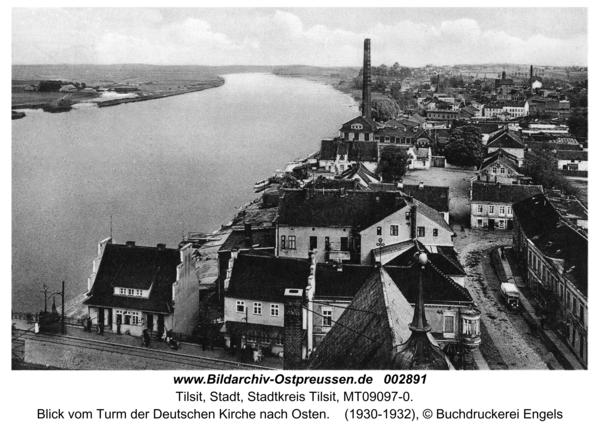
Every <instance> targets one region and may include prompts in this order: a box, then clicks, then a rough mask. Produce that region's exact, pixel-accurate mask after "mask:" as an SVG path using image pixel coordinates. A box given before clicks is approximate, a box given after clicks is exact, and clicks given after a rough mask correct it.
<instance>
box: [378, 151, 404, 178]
mask: <svg viewBox="0 0 600 430" xmlns="http://www.w3.org/2000/svg"><path fill="white" fill-rule="evenodd" d="M407 166H408V154H407V153H406V151H405V150H404V149H402V148H400V147H398V146H384V147H383V149H382V150H381V156H380V157H379V163H378V165H377V171H376V173H377V174H379V175H381V178H382V179H383V182H396V181H399V180H400V179H402V177H403V176H404V175H405V174H406V169H407Z"/></svg>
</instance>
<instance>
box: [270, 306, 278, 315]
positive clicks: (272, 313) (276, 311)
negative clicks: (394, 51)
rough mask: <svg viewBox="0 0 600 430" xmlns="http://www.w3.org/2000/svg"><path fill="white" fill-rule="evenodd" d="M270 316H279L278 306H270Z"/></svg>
mask: <svg viewBox="0 0 600 430" xmlns="http://www.w3.org/2000/svg"><path fill="white" fill-rule="evenodd" d="M271 316H272V317H278V316H279V305H274V304H271Z"/></svg>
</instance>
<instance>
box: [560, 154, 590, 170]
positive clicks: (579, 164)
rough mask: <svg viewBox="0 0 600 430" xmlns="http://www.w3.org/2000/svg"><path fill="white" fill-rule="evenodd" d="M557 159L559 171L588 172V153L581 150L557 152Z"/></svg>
mask: <svg viewBox="0 0 600 430" xmlns="http://www.w3.org/2000/svg"><path fill="white" fill-rule="evenodd" d="M556 159H557V162H558V169H559V170H571V171H573V170H576V171H584V172H587V170H588V153H587V151H582V150H580V149H579V148H577V149H576V150H566V151H565V150H558V151H556Z"/></svg>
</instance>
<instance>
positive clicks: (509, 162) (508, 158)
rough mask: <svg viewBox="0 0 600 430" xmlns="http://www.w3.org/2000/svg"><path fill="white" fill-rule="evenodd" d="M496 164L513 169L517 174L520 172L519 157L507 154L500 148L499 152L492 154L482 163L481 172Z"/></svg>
mask: <svg viewBox="0 0 600 430" xmlns="http://www.w3.org/2000/svg"><path fill="white" fill-rule="evenodd" d="M496 162H498V163H500V164H503V165H504V166H506V167H508V168H509V169H512V170H513V171H515V172H517V173H518V172H519V164H518V161H517V157H516V156H514V155H513V154H510V153H508V152H506V151H505V150H504V149H502V148H500V149H499V150H497V151H494V152H492V153H491V154H490V156H489V157H487V158H485V159H484V160H483V161H482V162H481V165H480V166H479V170H480V171H481V170H483V169H485V168H486V167H488V166H490V165H491V164H494V163H496Z"/></svg>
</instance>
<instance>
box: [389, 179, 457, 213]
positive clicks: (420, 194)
mask: <svg viewBox="0 0 600 430" xmlns="http://www.w3.org/2000/svg"><path fill="white" fill-rule="evenodd" d="M399 191H401V192H402V193H404V194H406V195H408V196H412V197H414V198H415V199H417V200H419V201H421V202H423V203H425V204H426V205H427V206H429V207H431V208H432V209H435V210H436V211H438V212H450V207H449V200H450V188H449V187H437V186H432V185H423V187H422V188H421V187H420V186H419V185H408V184H403V185H402V188H401V189H399Z"/></svg>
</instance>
